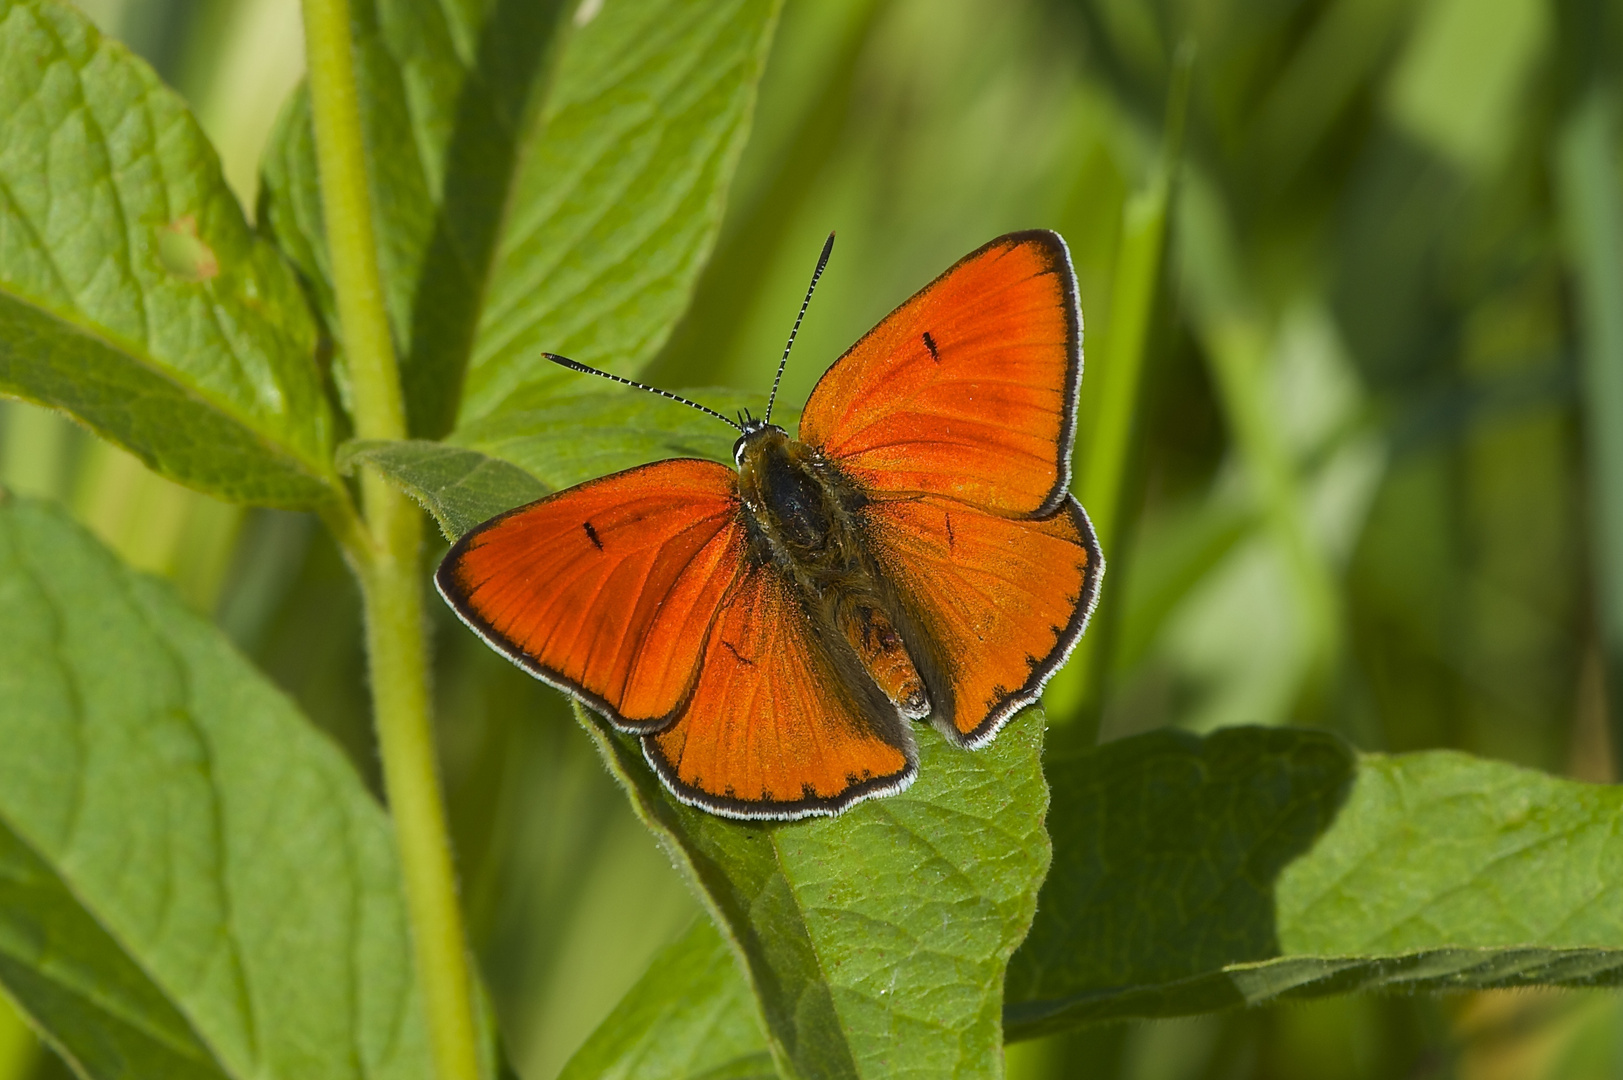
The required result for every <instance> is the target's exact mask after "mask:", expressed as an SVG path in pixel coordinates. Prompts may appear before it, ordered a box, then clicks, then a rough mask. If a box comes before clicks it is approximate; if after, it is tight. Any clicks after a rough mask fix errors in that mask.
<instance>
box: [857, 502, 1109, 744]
mask: <svg viewBox="0 0 1623 1080" xmlns="http://www.w3.org/2000/svg"><path fill="white" fill-rule="evenodd" d="M864 516H865V518H866V519H867V521H868V524H869V527H870V530H871V532H870V535H871V550H872V552H873V555H874V559H875V561H876V562H877V563H878V564H879V569H880V572H881V573H883V574H884V575H885V576H886V577H887V578H888V579H889V580H890V582H891V583H892V584H893V585H894V586H895V587H896V589H897V591H898V593H900V595H901V597H902V601H903V603H904V604H906V605H907V606H908V607H909V608H910V609H911V610H912V612H913V614H914V617H915V618H916V619H917V620H918V621H919V622H920V623H921V624H922V629H923V630H924V631H925V633H926V634H928V635H929V637H930V640H931V643H932V644H933V645H934V646H935V648H936V649H937V650H939V657H940V660H939V668H940V670H941V672H942V674H941V676H940V677H941V678H944V679H945V680H946V682H947V683H948V693H947V694H946V695H945V698H946V700H943V696H944V695H942V694H941V692H940V690H938V689H937V688H936V687H931V692H932V697H933V698H934V699H935V705H936V709H937V715H936V717H935V719H936V721H937V726H939V727H942V728H943V729H944V730H945V731H946V732H947V733H948V734H951V735H954V736H956V738H957V739H958V740H959V741H960V742H962V743H964V744H965V745H968V746H980V745H983V744H984V743H986V742H987V741H988V740H989V739H991V738H992V736H993V735H995V734H997V730H998V728H1000V727H1002V726H1003V723H1004V721H1006V720H1007V719H1008V718H1009V717H1010V716H1012V715H1013V714H1014V713H1015V711H1016V710H1018V709H1020V708H1021V707H1022V706H1024V705H1027V704H1029V703H1030V702H1032V701H1035V700H1036V698H1037V694H1038V692H1039V691H1040V690H1041V689H1042V684H1043V682H1044V681H1045V680H1047V678H1048V676H1049V675H1051V674H1053V673H1054V671H1055V670H1057V669H1058V668H1059V666H1060V664H1062V663H1064V662H1065V657H1066V656H1067V655H1068V654H1069V653H1070V650H1071V646H1072V645H1073V644H1075V642H1076V639H1077V638H1078V637H1080V636H1081V634H1082V629H1083V626H1084V625H1085V623H1086V622H1087V617H1088V614H1089V612H1090V611H1091V610H1092V607H1093V601H1094V597H1095V594H1096V592H1097V589H1098V580H1099V572H1100V570H1101V568H1102V567H1103V565H1104V564H1103V561H1102V560H1101V559H1100V557H1099V549H1098V545H1097V542H1096V541H1095V540H1094V537H1093V528H1092V526H1090V525H1089V524H1088V519H1087V515H1086V514H1084V513H1083V512H1082V508H1081V507H1080V506H1079V505H1077V502H1076V500H1075V499H1073V498H1070V497H1069V496H1067V497H1066V499H1065V501H1064V502H1063V503H1061V504H1060V508H1059V509H1058V510H1056V511H1055V512H1054V513H1053V514H1051V515H1049V516H1047V517H1043V518H1035V519H1027V520H1017V519H1010V518H1003V517H998V516H996V515H994V514H988V513H986V512H985V511H984V510H979V509H976V508H975V507H972V506H968V505H966V504H964V503H961V502H957V501H955V500H952V499H943V498H939V497H936V496H916V497H912V498H897V499H888V500H881V501H878V502H875V503H871V504H870V505H869V506H868V508H867V509H866V510H865V511H864Z"/></svg>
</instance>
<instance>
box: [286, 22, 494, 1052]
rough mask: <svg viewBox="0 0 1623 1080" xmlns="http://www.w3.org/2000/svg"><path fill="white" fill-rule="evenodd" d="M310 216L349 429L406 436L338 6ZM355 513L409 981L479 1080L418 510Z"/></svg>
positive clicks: (346, 543)
mask: <svg viewBox="0 0 1623 1080" xmlns="http://www.w3.org/2000/svg"><path fill="white" fill-rule="evenodd" d="M303 7H304V27H305V48H306V51H307V55H308V66H309V72H310V75H309V79H310V104H311V113H312V116H313V119H314V124H315V136H316V156H317V161H318V163H319V167H320V176H321V197H322V211H323V218H324V221H325V226H326V233H327V243H328V247H329V250H330V251H331V255H332V272H333V282H334V287H335V290H336V294H337V306H338V318H339V324H340V325H339V331H340V335H341V337H342V340H343V344H344V357H345V360H346V362H347V364H348V367H349V375H350V384H351V387H352V390H353V395H352V396H353V402H354V420H355V430H356V434H357V435H358V436H359V437H361V438H363V439H403V438H405V437H406V414H405V403H404V397H403V395H402V392H401V387H400V373H399V365H398V363H397V360H396V357H395V351H394V343H393V340H392V338H391V336H390V330H389V320H388V315H387V312H386V310H385V308H384V302H383V284H382V276H381V273H380V271H379V268H378V261H377V243H376V238H375V236H374V234H373V229H372V198H371V189H370V187H369V185H368V182H367V172H366V151H365V144H364V141H363V138H362V133H361V112H360V101H359V93H358V90H357V85H356V78H355V57H354V52H353V47H352V37H351V32H350V14H349V4H348V2H347V0H304V5H303ZM360 486H361V503H362V508H363V509H362V516H363V519H364V527H357V526H360V525H362V523H358V522H356V521H355V518H354V514H353V512H347V511H346V512H343V513H340V512H339V511H336V510H335V511H334V512H332V513H329V514H327V515H326V520H327V524H328V526H329V527H330V528H333V531H334V535H335V536H336V537H337V538H338V540H339V542H340V543H341V544H342V545H343V547H344V549H345V552H346V554H347V555H348V557H349V559H350V561H351V564H352V566H353V567H354V568H355V571H356V576H357V577H358V578H359V580H360V584H361V593H362V598H363V602H364V605H365V611H366V644H367V661H368V669H369V675H370V678H371V684H372V709H373V717H374V723H375V724H376V726H377V736H378V745H379V750H380V754H381V757H382V759H383V776H384V784H385V786H386V788H387V792H388V797H389V806H390V811H391V815H392V818H393V821H394V827H395V842H396V845H397V846H398V848H399V851H400V864H401V872H402V876H403V879H404V882H405V892H406V905H407V911H408V913H409V917H410V919H411V936H412V944H413V948H414V951H415V954H416V967H417V978H418V983H419V986H420V987H421V990H422V995H423V1007H424V1011H425V1012H426V1014H427V1020H428V1029H429V1038H430V1042H431V1045H432V1047H433V1052H434V1062H435V1072H436V1074H437V1075H438V1076H439V1077H440V1080H478V1077H479V1052H478V1039H477V1035H476V1026H475V1023H474V1010H473V993H472V991H473V978H472V974H471V972H470V970H469V964H468V955H467V946H466V938H465V935H464V933H463V928H462V915H461V909H460V907H459V905H458V900H457V890H456V876H455V869H454V867H453V864H452V859H451V845H450V839H449V836H448V833H447V829H446V823H445V805H444V799H443V796H442V794H441V790H440V778H439V772H438V768H437V763H436V760H435V753H434V733H433V725H432V722H431V720H430V715H429V691H428V642H427V638H426V635H425V632H424V626H423V589H422V576H421V574H420V572H419V570H420V566H419V559H420V556H421V548H422V541H423V523H422V515H421V514H420V513H419V512H418V510H417V508H416V507H415V506H414V505H412V503H411V502H410V500H409V499H407V498H406V496H404V495H402V494H400V493H399V492H397V491H396V490H394V489H393V488H392V487H390V486H389V484H388V483H387V482H386V481H385V480H384V479H383V477H381V476H380V475H378V474H377V473H376V472H374V471H373V470H372V469H371V468H370V467H368V468H367V471H366V472H365V473H363V474H362V476H361V480H360Z"/></svg>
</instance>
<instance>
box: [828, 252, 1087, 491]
mask: <svg viewBox="0 0 1623 1080" xmlns="http://www.w3.org/2000/svg"><path fill="white" fill-rule="evenodd" d="M1081 376H1082V322H1081V315H1080V313H1079V311H1078V309H1077V303H1076V280H1075V276H1074V275H1073V274H1072V272H1071V262H1070V256H1069V255H1068V254H1067V253H1066V250H1065V242H1064V241H1063V240H1061V239H1060V238H1059V236H1058V235H1056V234H1055V233H1052V232H1046V231H1035V232H1026V233H1012V234H1010V235H1008V236H1003V237H999V238H998V239H996V240H993V241H992V242H991V243H989V244H987V245H986V246H985V247H983V248H981V249H980V250H978V251H976V252H974V253H972V254H970V255H968V256H965V257H964V258H963V259H961V260H960V261H959V262H958V263H957V264H956V265H954V266H953V267H952V269H950V270H948V271H947V272H946V273H945V274H943V275H941V276H940V277H939V278H937V279H936V280H935V281H934V282H932V283H931V284H930V285H928V286H926V287H925V288H924V289H923V290H921V291H920V292H919V293H917V294H916V295H915V296H914V297H913V298H912V299H910V300H908V301H907V302H906V303H904V304H903V305H902V306H901V307H899V308H897V309H896V310H895V311H893V312H891V314H890V315H888V316H886V318H885V319H884V321H883V322H881V323H880V324H879V325H878V326H876V327H874V328H873V330H871V331H869V332H868V334H867V336H866V337H864V338H863V339H862V340H861V341H859V342H857V344H856V345H854V346H853V347H852V348H851V349H850V351H848V352H847V353H846V354H845V355H844V356H842V357H841V358H840V359H839V360H837V361H836V362H835V364H834V366H833V367H831V368H829V370H828V372H827V373H826V374H825V375H824V376H823V378H822V379H821V381H819V382H818V384H817V388H816V389H815V390H814V391H813V392H812V396H811V400H810V401H809V402H807V404H806V410H805V412H804V414H803V415H802V416H801V421H800V437H801V439H802V441H804V442H808V443H811V444H812V445H814V446H817V447H819V448H821V449H822V451H823V452H824V453H825V454H826V455H827V456H828V457H829V458H831V459H833V460H835V461H837V462H838V463H839V464H840V466H841V467H842V468H843V469H844V470H845V471H846V472H847V473H848V474H849V475H850V476H851V477H852V478H853V479H855V480H857V481H858V482H860V483H862V484H863V485H865V486H866V487H868V488H870V489H872V490H875V491H897V492H927V493H931V494H937V495H946V496H950V497H953V498H957V499H961V500H963V501H966V502H970V503H974V504H975V505H978V506H982V507H985V508H986V509H988V510H992V511H995V512H998V513H1005V514H1048V513H1052V512H1053V511H1054V510H1056V509H1058V507H1059V504H1060V501H1061V500H1062V499H1064V497H1065V495H1066V489H1067V485H1068V484H1069V481H1070V454H1071V438H1072V432H1073V425H1074V414H1075V408H1076V387H1077V383H1078V380H1080V378H1081Z"/></svg>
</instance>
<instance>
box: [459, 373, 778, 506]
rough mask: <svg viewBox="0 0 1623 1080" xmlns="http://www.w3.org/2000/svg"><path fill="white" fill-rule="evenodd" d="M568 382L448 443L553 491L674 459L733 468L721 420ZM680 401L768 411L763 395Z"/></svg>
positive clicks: (704, 395) (710, 393) (523, 399)
mask: <svg viewBox="0 0 1623 1080" xmlns="http://www.w3.org/2000/svg"><path fill="white" fill-rule="evenodd" d="M564 374H565V375H566V377H567V378H568V379H571V380H574V381H575V385H573V386H567V385H566V386H564V387H553V388H552V389H551V390H549V391H544V392H543V391H539V389H536V390H531V391H529V392H525V393H523V394H517V395H514V397H513V398H510V399H509V400H508V402H507V403H506V404H505V405H504V407H503V408H502V410H501V411H500V412H498V413H495V414H493V415H491V416H489V417H486V418H484V419H482V420H475V421H472V422H471V423H468V424H466V425H464V426H463V427H461V428H459V429H458V430H457V432H456V434H455V435H453V436H452V438H451V440H450V441H451V442H452V443H453V444H454V445H458V446H466V447H469V448H471V449H474V450H480V451H483V452H484V453H486V454H490V455H492V456H494V457H499V458H503V459H505V460H507V461H511V462H513V463H514V464H515V465H519V466H521V467H523V468H524V470H525V471H527V472H529V473H530V474H531V475H533V476H535V477H536V478H537V479H538V480H540V481H541V482H542V483H544V484H546V485H547V486H548V487H553V488H565V487H569V486H570V485H572V484H578V483H580V482H581V481H582V480H590V479H591V478H593V477H596V476H605V475H607V474H608V473H611V472H618V471H619V470H621V469H628V468H630V467H632V466H633V465H642V464H646V463H647V462H650V461H659V460H661V459H664V458H671V457H696V458H708V459H709V460H711V461H719V462H722V463H723V464H726V465H731V464H732V460H733V454H732V448H733V440H734V439H735V438H737V434H738V433H737V432H735V431H733V430H732V429H731V428H728V427H727V426H726V425H724V424H723V423H722V422H721V421H719V420H717V419H716V418H715V417H713V416H706V415H705V414H704V413H701V412H698V411H697V410H694V409H689V408H686V407H684V406H682V405H678V404H676V403H675V402H672V401H667V400H666V399H664V398H661V397H656V396H654V395H652V394H648V393H644V392H642V391H638V390H618V389H616V390H609V391H596V392H594V391H593V390H592V389H591V388H589V386H586V385H582V384H590V383H594V382H596V380H594V379H592V377H591V376H589V375H579V374H570V373H567V372H566V373H564ZM599 385H601V384H599ZM681 393H682V395H683V396H684V397H686V398H689V399H690V400H693V401H697V402H699V403H700V404H702V405H708V406H709V407H710V408H712V409H715V410H716V411H717V412H720V413H722V414H724V415H736V414H737V412H738V410H740V409H745V408H748V409H750V410H751V411H752V412H753V413H754V414H755V415H756V416H759V415H761V413H762V411H763V410H764V408H765V406H766V397H765V395H764V394H759V393H740V392H739V391H736V390H714V389H702V390H686V391H681ZM773 420H774V421H775V422H777V423H780V424H785V425H788V427H789V429H790V430H793V426H794V423H795V422H796V420H797V411H796V410H794V409H780V410H779V411H777V412H776V413H774V414H773Z"/></svg>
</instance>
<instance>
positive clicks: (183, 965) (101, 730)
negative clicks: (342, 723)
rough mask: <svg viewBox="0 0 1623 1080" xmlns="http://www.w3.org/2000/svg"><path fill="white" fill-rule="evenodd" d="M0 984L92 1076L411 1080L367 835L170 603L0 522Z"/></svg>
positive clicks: (383, 884) (355, 797) (288, 717)
mask: <svg viewBox="0 0 1623 1080" xmlns="http://www.w3.org/2000/svg"><path fill="white" fill-rule="evenodd" d="M0 610H4V611H5V613H6V616H5V618H3V619H0V746H3V747H4V748H5V750H4V752H3V753H0V983H4V985H5V988H6V990H7V991H8V992H9V993H10V995H11V996H12V997H13V998H14V999H15V1000H16V1001H17V1002H18V1004H19V1005H21V1006H22V1007H23V1008H24V1009H25V1010H27V1011H28V1012H29V1013H31V1014H32V1015H33V1017H34V1018H35V1020H36V1021H37V1022H38V1023H39V1024H40V1025H41V1027H42V1028H43V1029H44V1031H45V1033H46V1035H47V1037H48V1038H50V1039H51V1040H52V1042H53V1043H54V1044H55V1045H56V1046H58V1047H59V1048H60V1050H61V1051H62V1052H63V1053H64V1055H66V1056H67V1057H68V1058H70V1059H71V1060H73V1061H74V1062H76V1063H77V1065H78V1067H79V1068H80V1070H81V1071H82V1072H83V1073H84V1074H85V1075H87V1076H91V1077H131V1076H184V1077H219V1076H228V1077H262V1078H268V1077H286V1078H289V1080H292V1078H299V1080H306V1078H317V1077H334V1078H338V1077H344V1078H348V1077H367V1078H382V1077H400V1078H406V1077H427V1076H428V1075H429V1072H430V1065H429V1057H428V1048H427V1045H426V1039H425V1036H424V1025H423V1022H422V1018H421V1016H420V1004H419V1001H418V998H417V993H416V989H415V985H414V980H413V976H412V964H411V955H412V954H411V947H410V942H409V940H408V936H407V927H406V921H405V912H404V905H403V901H402V898H401V885H400V877H399V869H398V866H397V865H396V861H395V855H394V849H393V846H392V844H391V831H390V828H389V825H388V822H387V819H386V818H385V816H384V814H383V811H382V810H381V809H380V808H379V807H378V806H377V804H376V803H374V802H373V801H372V800H371V798H370V797H369V796H368V795H367V794H366V792H365V790H364V788H363V787H362V785H361V783H360V781H359V779H358V778H357V777H356V775H355V773H354V771H353V769H352V768H351V767H350V765H349V763H348V762H347V761H346V760H345V758H344V756H343V754H342V753H340V752H339V750H338V749H337V747H335V746H334V745H332V744H331V743H330V742H328V741H327V740H326V739H325V738H324V737H322V736H321V735H319V734H317V733H316V732H315V731H314V729H313V728H312V727H311V726H310V725H309V724H308V723H307V722H306V721H305V720H304V719H303V718H302V717H300V716H299V714H298V713H297V711H296V710H295V709H294V707H293V706H292V705H291V704H290V703H289V702H288V700H287V699H286V698H285V697H283V696H282V695H281V694H280V693H279V692H277V691H276V690H274V689H272V688H271V687H270V686H269V685H268V684H267V683H266V682H265V681H264V679H262V678H261V677H260V676H259V675H257V674H256V673H255V672H254V670H253V668H252V667H251V666H250V665H249V664H248V663H247V662H246V661H245V660H243V659H242V658H241V657H240V656H238V655H237V654H236V653H235V652H234V651H233V650H232V648H231V647H230V645H228V644H227V643H226V641H225V639H224V637H223V636H222V635H221V634H220V633H219V632H218V631H217V630H215V629H214V628H213V627H212V626H211V625H209V624H208V623H207V622H205V621H203V620H202V619H199V618H197V617H196V616H194V615H192V614H190V613H189V612H187V611H186V610H185V608H184V606H183V605H182V604H181V603H180V601H179V600H178V599H176V597H175V596H174V595H173V593H172V592H171V590H170V589H169V588H168V587H167V586H166V585H163V584H161V583H159V582H157V581H155V580H152V579H150V578H146V577H144V576H141V575H138V574H135V573H133V572H131V571H129V570H127V569H125V568H123V567H122V566H120V565H119V564H118V563H117V562H116V561H115V560H114V558H113V557H112V556H111V555H110V554H108V553H107V552H106V551H105V550H104V549H102V548H101V547H99V546H98V545H97V544H96V542H95V541H94V540H92V539H91V538H90V537H89V536H88V535H86V534H85V533H84V532H83V531H81V530H80V529H79V528H78V527H77V526H75V525H73V524H71V523H70V522H68V521H67V520H66V519H65V518H64V517H63V516H62V515H61V513H60V512H59V511H57V510H54V509H51V508H48V507H47V506H45V505H43V504H39V503H32V502H26V501H17V500H13V501H9V502H6V503H3V504H0Z"/></svg>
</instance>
